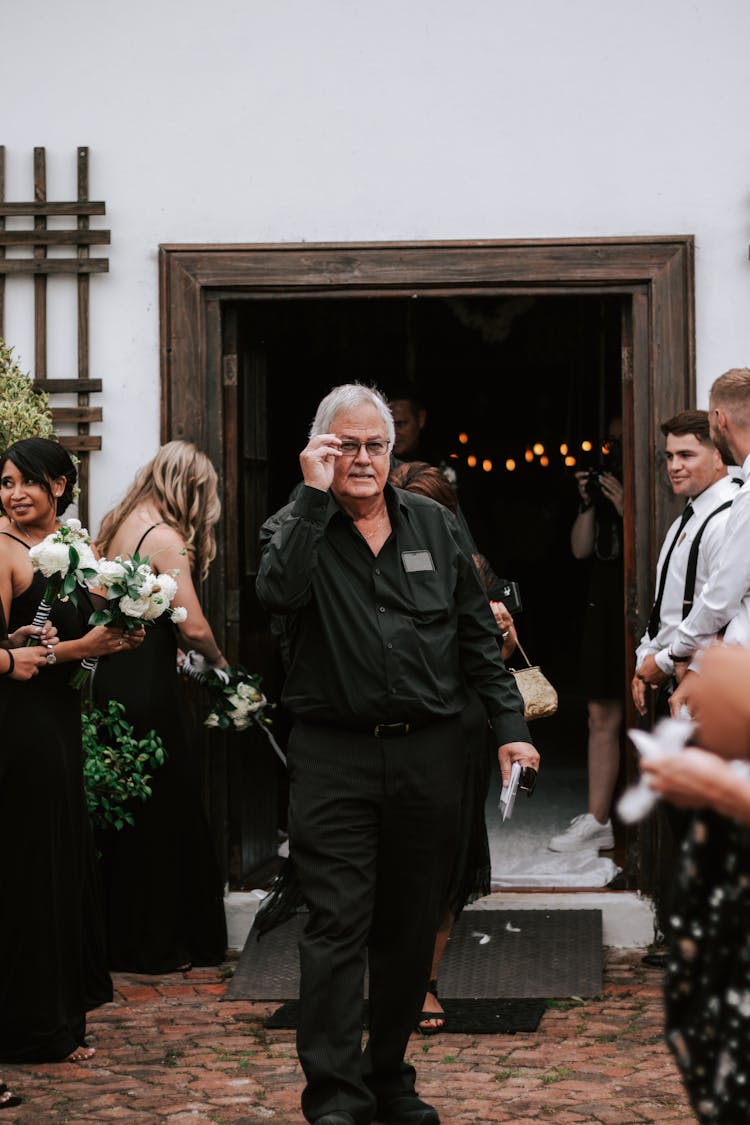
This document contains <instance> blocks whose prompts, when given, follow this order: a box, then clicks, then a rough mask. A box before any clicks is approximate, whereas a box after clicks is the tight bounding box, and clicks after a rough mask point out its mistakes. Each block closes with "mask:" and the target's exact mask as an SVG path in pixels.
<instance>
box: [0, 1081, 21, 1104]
mask: <svg viewBox="0 0 750 1125" xmlns="http://www.w3.org/2000/svg"><path fill="white" fill-rule="evenodd" d="M5 1094H8V1095H9V1097H7V1098H6V1097H5ZM22 1102H23V1098H21V1097H19V1096H18V1094H11V1092H10V1090H9V1089H8V1087H7V1086H6V1085H5V1083H4V1082H0V1109H15V1108H16V1106H17V1105H21V1103H22Z"/></svg>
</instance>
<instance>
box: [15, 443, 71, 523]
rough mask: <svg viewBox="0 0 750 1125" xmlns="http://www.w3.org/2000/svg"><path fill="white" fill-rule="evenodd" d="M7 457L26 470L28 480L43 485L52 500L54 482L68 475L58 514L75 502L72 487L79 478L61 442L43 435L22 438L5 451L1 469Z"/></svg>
mask: <svg viewBox="0 0 750 1125" xmlns="http://www.w3.org/2000/svg"><path fill="white" fill-rule="evenodd" d="M6 461H12V462H13V464H14V465H15V466H16V468H17V469H18V471H19V473H23V476H24V479H25V480H30V481H33V482H34V484H38V485H40V487H41V488H43V489H44V491H45V492H46V493H47V495H48V496H49V498H50V500H52V501H53V503H54V502H55V500H54V497H53V495H52V483H51V482H52V481H53V480H58V479H59V478H60V477H65V491H64V492H63V494H62V496H59V497H58V498H57V501H56V503H57V514H58V516H61V515H62V514H63V512H64V511H65V509H66V508H67V507H69V506H70V504H72V503H73V489H74V488H75V483H76V481H77V480H78V472H77V470H76V467H75V465H74V464H73V461H72V459H71V456H70V454H69V453H68V451H67V449H65V447H64V446H62V445H60V443H59V442H57V441H51V440H50V439H49V438H41V437H30V438H22V440H21V441H16V442H14V443H13V445H11V446H10V448H9V449H6V450H5V453H3V454H2V457H1V458H0V469H2V467H3V465H4V464H5V462H6Z"/></svg>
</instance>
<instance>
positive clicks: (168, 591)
mask: <svg viewBox="0 0 750 1125" xmlns="http://www.w3.org/2000/svg"><path fill="white" fill-rule="evenodd" d="M157 577H158V580H159V589H160V590H161V592H162V594H163V595H164V597H165V598H166V599H167V601H168V602H171V601H172V600H173V598H174V596H175V594H176V593H177V583H176V582H175V580H174V578H173V577H172V575H171V574H166V573H165V574H159V575H158V576H157Z"/></svg>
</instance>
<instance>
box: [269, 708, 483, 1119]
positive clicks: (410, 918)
mask: <svg viewBox="0 0 750 1125" xmlns="http://www.w3.org/2000/svg"><path fill="white" fill-rule="evenodd" d="M288 750H289V755H288V756H289V782H290V796H289V837H290V854H291V856H292V859H293V861H294V864H295V866H296V869H297V873H298V876H299V880H300V885H301V888H302V893H303V896H304V898H305V902H306V904H307V907H308V910H309V912H310V913H309V920H308V922H307V925H306V927H305V932H304V934H303V937H302V939H301V941H300V973H301V980H300V1015H299V1024H298V1030H297V1050H298V1053H299V1058H300V1062H301V1064H302V1069H303V1070H304V1073H305V1077H306V1079H307V1085H306V1088H305V1090H304V1092H303V1095H302V1110H303V1112H304V1115H305V1117H306V1118H307V1120H308V1121H314V1120H315V1119H316V1118H317V1117H321V1116H322V1115H323V1114H325V1113H329V1112H332V1111H334V1110H345V1111H346V1112H348V1113H350V1114H352V1116H353V1117H354V1118H355V1120H356V1121H357V1122H358V1123H360V1122H362V1123H367V1122H369V1121H370V1119H371V1118H372V1116H373V1113H374V1109H375V1106H376V1103H378V1102H381V1103H382V1102H383V1101H387V1100H388V1099H390V1098H392V1097H395V1096H399V1095H403V1094H410V1093H413V1091H414V1078H415V1073H414V1069H413V1067H410V1066H407V1065H406V1064H405V1063H404V1052H405V1050H406V1045H407V1042H408V1039H409V1036H410V1034H411V1032H412V1030H413V1029H414V1025H415V1022H416V1018H417V1016H418V1013H419V1011H420V1010H421V1007H422V1001H423V999H424V993H425V987H426V984H427V981H428V979H429V972H430V965H431V960H432V950H433V945H434V941H435V934H436V931H437V928H438V925H439V923H440V921H441V919H442V914H443V911H444V909H445V905H446V899H445V896H446V884H447V879H448V875H449V873H450V869H451V862H452V856H453V853H454V849H455V844H456V834H457V827H458V818H459V805H460V797H461V783H462V777H463V770H464V753H465V750H464V745H463V738H462V728H461V723H460V720H459V719H448V720H443V721H441V722H436V723H432V724H430V725H428V726H425V727H422V728H420V729H419V730H417V731H413V732H412V733H410V734H408V735H406V736H405V737H402V738H394V739H379V738H375V737H374V736H373V735H370V734H363V733H361V732H356V731H355V732H353V731H347V730H341V729H337V728H333V727H329V726H321V725H317V724H315V725H313V724H310V723H306V722H297V723H296V725H295V727H294V730H293V732H292V735H291V738H290V741H289V747H288ZM366 954H368V955H369V973H370V983H369V997H370V1028H369V1040H368V1044H367V1048H366V1050H365V1051H364V1052H363V1051H362V1019H361V1015H362V999H363V989H364V970H365V956H366Z"/></svg>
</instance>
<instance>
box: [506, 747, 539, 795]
mask: <svg viewBox="0 0 750 1125" xmlns="http://www.w3.org/2000/svg"><path fill="white" fill-rule="evenodd" d="M497 760H498V762H499V763H500V773H501V774H502V775H503V785H507V784H508V782H509V781H510V770H511V766H512V765H513V763H514V762H518V764H519V765H520V766H531V768H532V769H533V770H536V771H537V772H538V771H539V751H538V750H537V748H536V746H532V745H531V743H530V742H506V743H505V744H504V745H503V746H500V747H498V751H497Z"/></svg>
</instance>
